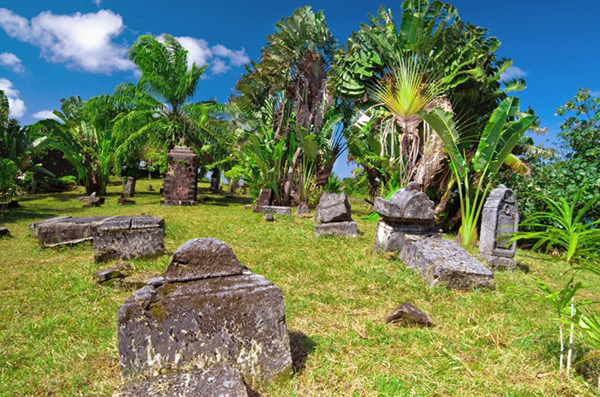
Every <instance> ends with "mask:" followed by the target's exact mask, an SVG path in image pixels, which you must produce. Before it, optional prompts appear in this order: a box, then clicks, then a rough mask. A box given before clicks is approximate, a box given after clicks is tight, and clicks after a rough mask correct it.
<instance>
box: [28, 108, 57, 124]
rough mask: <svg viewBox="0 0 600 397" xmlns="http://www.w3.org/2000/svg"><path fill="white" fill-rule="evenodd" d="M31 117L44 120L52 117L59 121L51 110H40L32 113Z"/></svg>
mask: <svg viewBox="0 0 600 397" xmlns="http://www.w3.org/2000/svg"><path fill="white" fill-rule="evenodd" d="M33 117H35V118H36V119H40V120H46V119H54V120H57V121H59V120H60V119H59V118H58V117H57V116H56V115H55V114H54V113H53V112H52V110H40V111H39V112H37V113H34V114H33Z"/></svg>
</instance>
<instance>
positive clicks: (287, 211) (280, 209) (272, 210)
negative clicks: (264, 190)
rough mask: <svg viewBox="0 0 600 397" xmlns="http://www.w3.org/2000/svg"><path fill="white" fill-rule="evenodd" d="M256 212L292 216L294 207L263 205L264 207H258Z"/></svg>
mask: <svg viewBox="0 0 600 397" xmlns="http://www.w3.org/2000/svg"><path fill="white" fill-rule="evenodd" d="M254 212H262V213H263V214H274V215H287V216H289V217H290V218H291V217H292V207H284V206H277V205H263V206H262V207H256V209H255V210H254Z"/></svg>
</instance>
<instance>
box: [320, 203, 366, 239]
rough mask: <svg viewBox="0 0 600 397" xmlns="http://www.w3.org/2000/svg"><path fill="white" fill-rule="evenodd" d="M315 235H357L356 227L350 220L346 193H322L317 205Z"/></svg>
mask: <svg viewBox="0 0 600 397" xmlns="http://www.w3.org/2000/svg"><path fill="white" fill-rule="evenodd" d="M315 222H316V223H315V236H316V237H319V236H323V235H338V236H349V237H356V236H358V227H357V225H356V222H354V221H353V220H352V215H351V212H350V203H349V202H348V198H347V197H346V193H341V194H336V193H323V195H322V196H321V199H320V200H319V204H318V205H317V216H316V219H315Z"/></svg>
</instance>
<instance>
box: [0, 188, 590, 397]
mask: <svg viewBox="0 0 600 397" xmlns="http://www.w3.org/2000/svg"><path fill="white" fill-rule="evenodd" d="M148 183H151V184H152V185H153V186H154V187H155V189H156V192H146V189H145V188H146V186H147V185H148ZM161 185H162V183H161V182H159V181H156V180H153V181H147V180H142V181H138V184H137V192H138V193H137V194H136V196H135V197H134V200H135V201H136V205H133V206H126V207H120V206H118V205H117V199H118V197H119V193H120V192H121V191H122V187H121V184H120V182H119V181H116V180H115V181H114V182H113V183H111V186H109V194H108V195H107V196H106V197H107V202H106V204H105V205H104V206H102V207H100V208H82V203H81V202H79V201H76V200H75V197H77V196H80V195H83V191H82V190H81V188H80V189H79V190H77V191H73V192H68V193H63V194H48V195H33V196H28V197H24V198H22V199H21V201H20V203H21V207H20V208H18V209H14V210H10V211H9V213H8V214H7V215H6V216H5V217H4V218H0V224H1V223H2V222H3V223H4V225H3V226H5V227H8V228H9V229H10V231H11V233H12V237H11V238H4V239H0V395H1V396H23V395H30V396H45V395H81V396H89V395H111V394H112V393H115V392H117V391H118V388H119V386H120V384H121V379H120V375H119V363H118V352H117V326H116V315H117V308H118V306H119V304H120V303H121V302H123V300H124V299H125V298H126V297H128V296H129V295H131V291H125V290H122V289H118V288H109V287H108V288H107V287H100V286H98V285H96V284H95V283H94V281H93V275H94V273H95V272H96V271H97V270H98V269H100V268H104V267H108V266H107V264H101V265H97V264H95V263H94V260H93V252H92V248H91V245H90V244H89V243H86V244H82V245H79V246H74V247H63V248H59V249H42V248H41V247H40V246H39V244H38V243H37V240H36V239H34V238H32V237H30V236H29V230H28V224H30V223H32V222H35V221H37V220H41V219H45V218H50V217H53V216H59V215H72V216H92V215H140V214H142V213H144V214H147V215H153V216H161V217H164V218H165V230H166V236H165V247H166V249H167V251H168V254H167V255H164V256H162V257H159V258H156V259H152V260H134V261H132V263H133V265H134V268H135V270H136V271H155V272H156V273H162V272H163V271H164V269H165V267H166V266H167V264H168V262H169V259H170V254H171V253H172V252H173V251H175V249H177V247H178V246H179V245H181V244H183V243H184V242H186V241H187V240H189V239H192V238H196V237H215V238H218V239H220V240H223V241H224V242H226V243H227V244H229V246H231V248H232V249H233V250H234V252H235V253H236V254H237V256H238V258H239V259H240V260H241V262H242V263H244V264H245V265H246V266H248V267H249V268H250V269H252V271H253V272H255V273H258V274H262V275H264V276H265V277H266V278H267V279H269V280H270V281H272V282H273V283H275V285H277V286H279V287H281V288H282V290H283V294H284V298H285V306H286V315H287V324H288V329H289V331H290V333H291V337H292V338H291V339H292V350H293V354H294V358H295V368H296V374H295V376H294V377H293V378H292V379H290V380H287V381H283V382H280V383H277V384H272V385H270V386H267V387H266V388H264V389H261V390H258V391H259V392H260V394H261V395H264V396H330V395H338V396H401V395H424V396H432V395H438V396H448V395H461V396H463V395H464V396H473V395H490V396H525V395H533V396H549V395H594V393H595V388H594V385H595V384H596V382H597V376H598V368H599V367H600V366H598V364H597V363H596V362H595V361H594V360H590V361H588V362H586V363H585V364H582V365H580V366H579V367H578V368H577V369H578V371H577V373H574V374H573V376H572V378H571V379H570V380H569V381H566V382H564V383H563V382H561V381H560V379H559V376H558V351H559V343H558V326H557V324H556V323H555V322H553V321H552V320H551V318H552V313H551V311H550V310H549V309H548V308H546V307H545V306H543V305H542V304H541V303H536V302H532V301H530V300H528V299H526V298H524V297H521V296H517V295H513V294H512V290H511V289H510V287H511V286H520V287H529V288H535V282H534V279H535V278H540V279H542V280H543V281H545V282H547V283H549V284H550V285H552V286H557V285H558V284H559V283H561V280H562V273H563V271H564V270H565V269H564V267H563V265H561V263H560V262H559V261H557V260H555V259H554V258H552V257H550V256H544V255H539V254H535V253H530V252H528V251H518V253H517V258H516V259H517V261H518V263H519V264H520V267H521V268H520V270H518V271H515V272H500V273H497V274H496V282H495V283H496V288H495V290H493V291H479V290H475V291H470V292H459V291H451V290H447V289H444V288H441V287H436V288H429V287H428V286H426V285H425V284H424V283H423V282H422V281H421V279H420V278H419V277H418V276H417V275H416V274H414V273H413V272H412V271H410V270H409V269H407V268H406V267H405V266H404V265H403V264H402V263H401V262H400V261H399V260H398V259H397V258H396V256H394V255H392V254H378V253H376V252H374V250H373V248H372V247H371V245H372V244H373V242H374V237H375V227H376V223H375V222H369V221H364V220H362V219H361V218H362V217H364V216H365V215H367V214H368V209H367V207H366V205H364V203H362V202H361V201H360V200H358V199H355V200H353V202H352V209H353V216H354V218H355V220H356V221H357V222H358V226H359V230H360V232H361V234H360V236H359V237H358V238H356V239H351V238H339V237H329V238H320V239H315V237H314V234H313V221H312V220H310V219H291V220H290V219H288V218H286V217H277V220H276V222H274V223H267V222H265V220H264V217H263V215H261V214H256V213H253V212H252V211H251V210H249V209H244V204H248V203H250V202H251V200H250V199H249V198H247V197H239V196H236V197H234V198H225V197H223V196H214V195H210V194H208V189H207V188H208V185H207V184H206V183H201V184H200V189H199V196H200V197H201V198H202V199H201V200H202V203H201V204H200V205H198V206H196V207H161V206H160V205H159V201H160V199H161V196H160V194H159V193H158V189H159V187H160V186H161ZM473 253H475V252H473ZM587 282H588V284H589V285H591V287H590V288H589V289H588V290H587V291H586V293H587V294H588V295H589V297H590V298H595V297H596V293H597V292H598V291H599V288H598V285H600V283H599V280H598V278H596V277H594V276H590V277H589V278H588V280H587ZM404 302H411V303H413V304H415V305H416V306H417V307H419V308H421V309H422V310H424V311H425V312H427V313H428V314H429V315H430V316H431V317H432V318H433V319H434V321H435V323H436V326H435V327H434V328H431V329H423V328H417V327H401V326H398V325H385V324H384V318H385V317H386V315H387V314H389V313H390V312H391V311H392V310H393V309H394V308H395V307H397V306H398V305H400V304H402V303H404ZM576 342H577V340H576ZM587 353H588V351H587V350H586V348H585V346H581V345H580V344H578V343H576V360H577V359H580V358H583V357H584V356H585V355H586V354H587Z"/></svg>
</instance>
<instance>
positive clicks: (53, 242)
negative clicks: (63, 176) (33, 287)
mask: <svg viewBox="0 0 600 397" xmlns="http://www.w3.org/2000/svg"><path fill="white" fill-rule="evenodd" d="M163 223H164V222H163V219H162V218H155V217H152V216H114V217H108V216H91V217H84V218H71V217H57V218H52V219H47V220H45V221H41V222H36V223H33V224H31V225H29V229H30V230H31V233H32V235H34V236H36V237H37V239H38V241H39V242H40V243H41V244H42V245H43V246H44V247H54V246H59V245H67V244H77V243H80V242H82V241H87V240H92V245H93V247H94V259H95V260H96V262H102V261H106V260H110V259H115V258H118V259H131V258H135V257H143V256H151V255H156V254H162V253H164V251H165V248H164V244H163V241H164V231H163Z"/></svg>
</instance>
